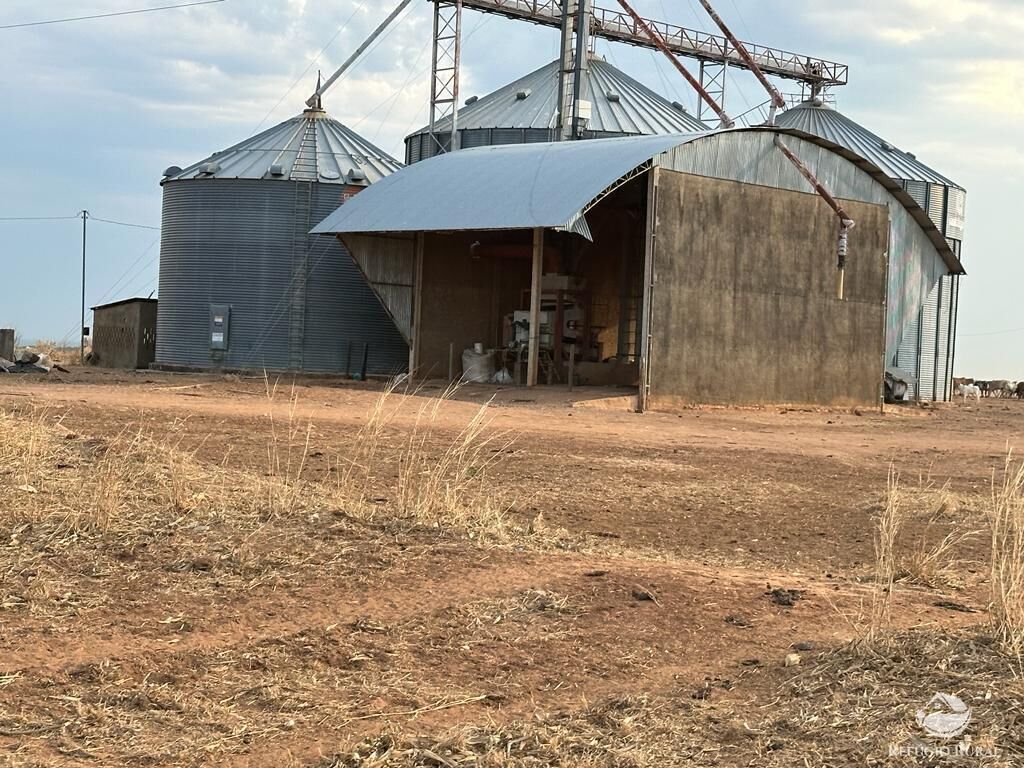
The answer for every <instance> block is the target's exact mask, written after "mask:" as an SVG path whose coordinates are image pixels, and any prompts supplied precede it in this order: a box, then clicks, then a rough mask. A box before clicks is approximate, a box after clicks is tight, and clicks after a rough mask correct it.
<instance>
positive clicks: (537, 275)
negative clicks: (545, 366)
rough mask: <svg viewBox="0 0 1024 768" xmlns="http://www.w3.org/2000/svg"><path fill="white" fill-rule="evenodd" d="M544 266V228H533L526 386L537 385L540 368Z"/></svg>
mask: <svg viewBox="0 0 1024 768" xmlns="http://www.w3.org/2000/svg"><path fill="white" fill-rule="evenodd" d="M543 268H544V230H543V229H541V228H537V229H534V230H533V276H532V278H531V280H530V347H529V351H528V352H527V354H528V358H527V361H526V386H528V387H535V386H537V373H538V371H539V370H540V292H541V276H542V272H543Z"/></svg>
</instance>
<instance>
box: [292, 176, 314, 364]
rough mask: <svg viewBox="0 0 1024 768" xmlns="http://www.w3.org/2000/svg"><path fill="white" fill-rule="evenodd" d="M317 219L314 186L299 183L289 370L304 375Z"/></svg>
mask: <svg viewBox="0 0 1024 768" xmlns="http://www.w3.org/2000/svg"><path fill="white" fill-rule="evenodd" d="M312 218H313V184H312V182H307V181H300V182H296V183H295V219H294V223H293V225H292V226H293V227H294V229H293V231H292V280H291V283H290V291H289V293H290V295H289V297H288V300H289V308H290V313H289V322H288V368H289V369H290V370H293V371H301V370H302V367H303V363H304V359H303V347H304V345H305V340H306V293H307V289H308V286H309V272H310V269H311V266H310V263H309V230H310V229H312V226H313V225H312V223H311V220H312Z"/></svg>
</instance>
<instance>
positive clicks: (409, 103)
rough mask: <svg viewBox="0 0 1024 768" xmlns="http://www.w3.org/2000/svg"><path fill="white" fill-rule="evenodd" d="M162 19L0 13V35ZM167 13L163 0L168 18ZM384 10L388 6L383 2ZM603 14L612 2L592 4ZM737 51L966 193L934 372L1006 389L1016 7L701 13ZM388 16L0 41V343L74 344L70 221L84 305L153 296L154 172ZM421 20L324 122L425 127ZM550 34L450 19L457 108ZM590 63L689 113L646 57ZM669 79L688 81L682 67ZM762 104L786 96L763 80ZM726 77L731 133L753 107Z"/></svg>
mask: <svg viewBox="0 0 1024 768" xmlns="http://www.w3.org/2000/svg"><path fill="white" fill-rule="evenodd" d="M173 1H174V0H46V2H45V3H42V2H39V0H2V2H0V27H3V26H5V25H10V24H18V23H24V22H33V21H43V20H48V19H56V18H60V17H66V16H82V15H86V14H92V13H109V12H117V11H126V10H134V9H139V8H146V7H154V6H160V5H168V4H171V2H173ZM181 1H182V0H177V2H181ZM394 3H397V0H394ZM597 4H598V5H599V6H601V5H605V6H609V7H614V6H615V5H616V4H615V2H614V0H598V2H597ZM716 5H717V8H718V10H719V12H720V13H721V14H722V15H723V16H724V17H725V18H726V20H727V21H729V22H730V24H731V25H732V26H733V28H734V30H735V31H736V32H737V34H738V35H739V36H740V37H742V38H743V39H745V40H748V41H755V42H758V43H762V44H765V45H771V46H774V47H779V48H784V49H787V50H791V51H796V52H799V53H803V54H807V55H812V56H816V57H820V58H825V59H831V60H834V61H840V62H843V63H846V64H849V65H850V83H849V85H847V86H845V87H843V88H838V89H836V90H835V91H834V94H835V97H836V100H837V104H838V107H839V109H840V110H841V111H843V112H845V113H846V114H848V115H849V116H850V117H852V118H853V119H855V120H856V121H858V122H859V123H861V124H862V125H865V126H867V127H868V128H870V129H871V130H873V131H874V132H875V133H877V134H879V135H880V136H882V137H884V138H885V139H887V140H888V141H890V142H891V143H892V144H894V145H896V146H897V147H899V148H901V149H904V150H908V151H912V152H914V153H915V154H916V155H917V156H918V158H919V159H921V160H922V161H924V162H925V163H927V164H928V165H930V166H932V167H933V168H935V169H936V170H938V171H939V172H941V173H942V174H944V175H946V176H948V177H950V178H952V179H954V180H955V181H957V182H958V183H959V184H961V185H962V186H964V187H965V188H966V189H967V190H968V203H967V234H966V238H965V244H964V255H963V259H964V263H965V266H966V268H967V271H968V273H969V276H968V277H966V278H964V281H963V283H962V288H961V303H960V314H959V332H960V335H959V343H958V349H957V360H956V373H957V375H969V376H974V377H978V378H1012V379H1024V313H1022V312H1021V311H1020V308H1021V306H1022V305H1021V301H1020V298H1019V296H1020V294H1021V287H1022V286H1024V260H1022V259H1021V258H1020V255H1021V250H1022V246H1021V243H1022V242H1024V238H1022V237H1021V234H1020V230H1019V229H1018V227H1017V226H1016V224H1017V223H1018V222H1017V217H1018V216H1020V211H1019V206H1020V201H1021V200H1024V139H1022V137H1024V50H1022V47H1021V45H1020V40H1022V39H1024V0H846V1H845V2H843V3H838V2H828V3H822V2H820V0H716ZM634 6H635V7H636V8H637V9H638V10H639V11H640V12H641V13H643V14H644V15H646V16H649V17H653V18H659V19H665V20H667V21H671V22H674V23H677V24H681V25H684V26H689V27H696V28H698V29H704V30H707V31H712V30H713V25H712V24H711V22H710V20H709V19H707V18H706V16H705V15H704V12H703V10H701V9H700V5H699V3H698V2H697V0H635V2H634ZM392 7H393V3H392V0H385V1H384V2H379V0H378V1H375V0H224V1H223V2H219V3H216V4H211V5H204V6H199V7H192V8H184V9H175V10H167V11H161V12H154V13H143V14H135V15H125V16H119V17H115V18H107V19H95V20H89V21H78V22H71V23H65V24H52V25H39V26H29V27H19V28H9V29H0V71H2V72H4V77H3V85H2V90H0V99H2V101H0V103H2V104H3V111H2V112H0V146H3V147H4V148H5V152H4V166H3V169H2V171H0V219H3V218H11V217H69V218H66V219H60V220H53V221H0V270H2V272H0V274H2V277H0V327H14V328H16V329H17V330H18V332H19V336H20V337H21V338H22V339H25V340H32V339H57V340H60V339H65V338H66V339H70V340H71V341H72V343H77V336H76V333H77V328H78V322H79V321H78V314H79V304H80V300H81V296H80V292H81V248H82V244H81V228H82V224H81V220H80V219H75V218H72V217H74V216H76V214H78V212H79V211H82V210H83V209H85V210H88V211H89V212H90V215H91V216H92V217H94V218H93V219H92V220H91V221H90V222H89V225H88V227H89V228H88V240H87V244H88V275H87V284H86V294H87V303H88V304H89V305H90V306H91V305H94V304H98V303H102V302H104V301H111V300H117V299H121V298H126V297H129V296H147V295H149V294H150V293H151V292H155V291H157V288H158V286H157V269H158V258H159V232H158V231H156V230H155V229H144V228H139V227H126V226H120V225H117V224H111V223H105V222H101V221H98V219H106V220H108V221H119V222H123V223H129V224H135V225H140V226H141V227H154V228H155V227H159V224H160V200H161V198H160V186H159V181H160V178H161V173H162V171H163V169H164V168H167V167H168V166H171V165H180V166H186V165H188V164H190V163H192V162H195V161H197V160H200V159H202V158H204V157H206V156H208V155H210V154H211V153H212V152H214V151H216V150H220V149H224V148H226V147H228V146H230V145H232V144H235V143H237V142H238V141H240V140H242V139H245V138H247V137H249V136H251V135H253V134H254V133H255V132H256V131H257V130H258V129H260V128H265V127H269V126H271V125H273V124H274V123H276V122H280V121H282V120H285V119H287V118H289V117H292V116H294V115H295V114H298V113H299V112H300V111H301V110H302V107H303V102H304V101H305V99H306V98H307V97H308V96H309V93H310V92H311V91H312V90H313V89H314V85H315V80H316V70H317V69H318V68H319V69H323V70H324V71H325V73H329V72H331V71H333V69H334V68H335V67H337V66H338V65H339V64H340V63H341V62H342V61H344V60H345V59H346V58H347V57H348V55H349V54H350V53H351V51H352V50H353V49H354V48H356V47H357V46H358V45H359V44H360V43H361V42H362V41H363V40H364V39H365V37H366V36H367V35H368V34H369V32H370V31H371V30H372V29H373V28H374V27H375V26H376V25H377V24H378V23H379V22H380V21H381V20H383V18H384V17H385V16H386V15H387V13H388V12H389V11H390V10H391V8H392ZM430 9H431V6H430V4H429V3H428V2H425V1H424V0H415V2H413V3H412V5H411V6H410V8H409V9H407V11H406V12H405V13H404V14H403V16H402V17H400V19H399V21H398V22H396V24H395V25H394V26H393V27H392V28H391V30H390V31H389V33H388V34H387V36H386V37H384V38H383V39H382V40H381V41H379V42H378V44H376V45H375V46H374V47H373V48H372V49H371V50H370V51H369V52H368V54H367V55H365V56H364V57H363V58H362V59H361V60H360V61H359V63H358V64H357V65H356V66H355V67H354V68H353V69H352V70H350V71H349V73H348V74H347V75H346V76H345V77H344V78H343V79H342V80H340V81H339V82H338V84H337V85H335V86H334V88H333V89H332V90H331V91H330V92H328V94H327V95H326V96H325V97H324V106H325V107H326V109H327V110H328V111H329V112H330V113H331V114H332V115H333V116H334V117H336V118H338V119H340V120H341V121H342V122H344V123H346V124H347V125H348V126H349V127H351V128H353V129H354V130H356V131H358V132H359V133H361V134H362V135H364V136H365V137H366V138H368V139H370V140H371V141H373V142H374V143H375V144H377V145H378V146H379V147H381V148H382V149H383V150H385V151H387V152H389V153H391V154H392V155H394V156H396V157H399V158H401V157H403V148H402V147H403V145H402V139H403V137H404V136H406V135H407V134H409V133H411V132H413V131H415V130H417V129H419V128H420V127H421V126H422V125H424V124H425V123H426V122H427V108H428V89H429V66H430V38H431V11H430ZM557 49H558V35H557V32H555V31H553V30H548V29H546V28H541V27H537V26H534V25H530V24H524V23H519V22H513V21H509V20H505V19H502V18H500V17H495V16H490V15H483V14H479V13H476V12H471V11H467V12H466V14H465V19H464V45H463V52H462V57H463V59H462V60H463V68H462V86H461V87H462V97H463V98H467V97H469V96H471V95H474V94H475V95H484V94H486V93H488V92H490V91H492V90H494V89H495V88H497V87H498V86H500V85H503V84H505V83H507V82H509V81H511V80H514V79H515V78H517V77H519V76H520V75H523V74H526V73H527V72H530V71H532V70H533V69H535V68H537V67H539V66H541V65H543V64H545V63H547V62H549V61H551V60H553V59H554V58H556V56H557ZM597 52H598V53H599V54H600V55H603V56H605V57H606V58H607V59H608V60H609V61H611V62H612V63H613V64H614V65H616V66H618V67H619V68H621V69H623V70H625V71H626V72H628V73H629V74H630V75H632V76H633V77H635V78H637V79H638V80H640V81H642V82H644V83H646V84H647V85H648V86H650V87H651V88H653V89H654V90H656V91H658V92H660V93H662V94H663V95H666V96H668V97H669V98H671V99H673V100H678V101H681V102H682V103H683V104H685V105H687V106H688V107H689V108H690V109H691V111H696V109H697V103H696V97H695V96H694V94H693V93H692V92H691V91H689V90H688V87H687V86H686V83H685V82H684V81H683V80H682V78H681V77H680V75H679V74H678V73H677V72H676V71H675V70H674V69H673V68H672V66H671V64H670V63H669V62H668V61H667V60H665V59H664V58H663V57H661V56H660V55H658V54H655V53H653V52H651V51H647V50H642V49H636V48H631V47H629V46H624V45H621V44H616V43H610V42H604V41H601V42H599V43H598V47H597ZM689 66H690V68H691V70H695V69H696V65H695V64H693V63H690V65H689ZM780 87H781V88H782V90H783V91H784V92H793V91H794V90H795V87H794V85H793V84H791V83H789V84H787V83H780ZM765 98H766V97H765V94H764V92H763V91H762V90H760V87H759V86H758V84H757V83H756V81H755V80H754V78H753V76H752V75H750V74H749V73H743V72H738V71H737V72H734V73H733V74H731V76H730V80H729V84H728V93H727V98H726V104H727V108H728V110H729V111H730V112H731V113H732V114H739V113H741V112H744V111H746V110H747V109H748V108H752V107H754V106H756V105H758V104H760V103H762V102H763V101H764V100H765Z"/></svg>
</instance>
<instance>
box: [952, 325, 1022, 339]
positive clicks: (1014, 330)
mask: <svg viewBox="0 0 1024 768" xmlns="http://www.w3.org/2000/svg"><path fill="white" fill-rule="evenodd" d="M1008 333H1024V328H1007V329H1006V330H1003V331H987V332H985V333H958V334H957V336H959V337H960V338H972V339H973V338H976V337H978V336H1003V335H1005V334H1008Z"/></svg>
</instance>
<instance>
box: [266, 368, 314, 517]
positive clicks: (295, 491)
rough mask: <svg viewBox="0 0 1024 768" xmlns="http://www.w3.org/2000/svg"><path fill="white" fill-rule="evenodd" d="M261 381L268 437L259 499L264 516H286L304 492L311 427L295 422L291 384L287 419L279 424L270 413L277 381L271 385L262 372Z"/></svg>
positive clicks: (296, 401)
mask: <svg viewBox="0 0 1024 768" xmlns="http://www.w3.org/2000/svg"><path fill="white" fill-rule="evenodd" d="M263 381H264V384H265V387H266V398H267V418H268V424H269V434H268V436H267V477H266V482H265V483H264V484H263V486H264V487H263V494H262V495H263V497H264V499H265V501H266V512H267V514H268V515H270V516H273V515H288V514H291V513H292V512H294V511H295V509H296V508H297V507H298V506H299V504H300V502H301V499H302V496H303V494H304V493H305V492H306V490H307V489H306V483H305V481H304V480H303V472H304V471H305V469H306V462H307V461H308V459H309V447H310V440H311V439H312V435H313V424H312V422H310V421H307V422H306V423H305V426H303V424H302V423H301V422H300V420H299V418H298V406H299V397H298V393H297V392H296V390H295V385H294V384H293V385H292V387H291V390H290V391H289V393H288V410H287V418H286V419H285V420H284V422H279V421H278V419H277V417H276V416H275V415H274V410H275V404H276V402H277V400H278V389H279V383H280V380H275V381H274V382H273V383H271V381H270V377H269V376H268V375H267V373H266V371H264V373H263Z"/></svg>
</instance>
